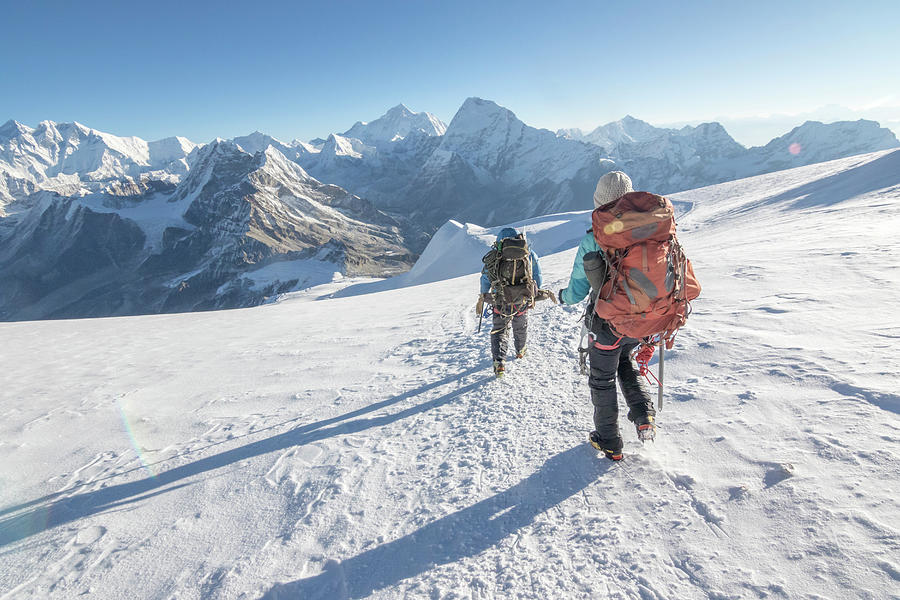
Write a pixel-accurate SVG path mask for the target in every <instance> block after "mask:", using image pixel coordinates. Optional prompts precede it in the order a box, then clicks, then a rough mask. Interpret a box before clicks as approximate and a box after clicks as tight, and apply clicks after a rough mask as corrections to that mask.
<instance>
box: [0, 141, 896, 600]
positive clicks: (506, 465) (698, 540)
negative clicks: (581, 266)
mask: <svg viewBox="0 0 900 600" xmlns="http://www.w3.org/2000/svg"><path fill="white" fill-rule="evenodd" d="M675 200H678V201H680V202H682V203H683V204H682V206H687V207H689V208H690V210H688V211H687V212H686V214H683V215H682V216H681V218H680V220H679V226H680V238H681V240H682V242H683V244H684V246H685V249H686V251H687V253H688V255H689V256H690V257H691V259H692V260H693V262H694V266H695V269H696V272H697V274H698V277H699V278H700V280H701V282H702V283H703V286H704V290H703V295H702V296H701V298H700V299H699V300H697V301H696V302H695V304H694V313H693V315H692V316H691V318H690V320H689V322H688V325H687V327H686V328H684V329H683V330H682V332H681V334H680V335H679V337H678V340H677V342H676V346H675V349H674V350H673V351H672V352H671V353H670V354H668V355H667V368H666V380H667V387H666V405H665V407H664V409H663V410H662V412H661V413H660V414H659V418H658V421H659V426H660V429H659V434H658V435H657V441H656V443H655V444H648V445H646V446H641V445H640V443H639V442H638V441H637V439H636V436H635V434H634V431H633V430H632V429H631V428H630V426H629V425H628V423H627V422H626V421H625V419H624V416H622V418H621V420H622V426H623V433H624V437H625V440H626V444H625V455H626V456H625V460H624V461H622V462H621V463H615V464H614V463H611V462H609V461H607V460H605V459H601V458H598V457H597V455H596V452H595V451H594V450H593V449H591V447H590V446H589V445H588V444H587V442H586V439H587V432H588V428H589V423H590V413H591V407H590V403H589V401H588V390H587V384H586V382H585V378H584V377H583V376H581V375H579V373H578V370H577V364H576V360H577V358H576V357H577V351H576V347H577V344H578V336H579V331H580V324H579V319H578V317H579V314H580V312H581V307H565V308H562V307H554V306H549V305H548V304H547V303H543V304H542V305H540V306H539V307H538V308H537V309H535V310H534V312H533V313H532V315H531V317H530V322H529V323H530V324H529V335H530V338H529V354H528V357H527V358H526V359H524V360H520V361H511V363H510V366H509V369H508V374H507V376H506V378H505V379H504V380H502V381H496V380H494V379H493V378H492V377H491V376H490V357H489V352H488V336H487V329H488V328H487V327H483V328H482V330H481V332H480V333H475V326H476V317H475V315H474V311H473V310H472V305H473V304H474V299H475V295H476V292H477V278H478V275H477V271H478V268H479V266H480V265H479V264H474V265H471V264H467V265H466V266H465V268H466V269H468V270H469V272H471V273H472V274H470V275H463V276H462V277H458V278H455V279H442V280H437V281H432V282H431V283H423V284H421V285H412V286H407V287H399V288H397V289H393V290H386V291H382V292H378V293H369V294H353V295H350V296H348V297H332V295H333V294H334V293H335V292H337V291H339V290H340V289H341V288H342V287H346V286H348V284H349V285H352V284H353V283H354V282H353V281H340V282H332V283H329V284H326V285H325V286H320V287H316V288H312V289H310V290H307V291H304V292H299V293H295V294H292V295H289V296H286V297H284V298H282V300H281V301H280V302H278V303H276V304H270V305H265V306H260V307H257V308H252V309H243V310H234V311H223V312H205V313H193V314H181V315H160V316H144V317H128V318H111V319H96V320H78V321H42V322H18V323H3V324H0V338H2V339H3V344H2V347H0V364H2V365H3V368H2V370H0V598H4V599H6V598H45V597H52V598H75V597H81V596H82V595H88V596H90V597H91V598H176V597H177V598H269V599H273V598H366V597H372V598H541V599H545V598H617V599H632V598H634V599H638V598H639V599H662V598H668V599H691V598H704V599H705V598H716V599H724V598H879V599H880V598H897V597H898V592H897V590H898V589H900V587H898V580H900V558H898V557H900V532H898V522H900V519H898V516H900V506H898V499H897V490H898V489H900V473H898V469H897V464H898V459H900V419H898V411H900V395H898V391H897V387H896V386H897V372H898V371H900V353H898V351H897V350H898V342H900V321H898V317H897V312H896V299H897V297H898V296H900V283H898V282H900V272H898V269H900V246H898V245H897V243H896V232H897V230H898V229H900V217H898V215H900V211H898V208H900V152H896V151H895V152H881V153H876V154H870V155H866V156H857V157H852V158H847V159H842V160H839V161H833V162H830V163H823V164H817V165H813V166H808V167H802V168H799V169H795V170H791V171H786V172H782V173H774V174H770V175H765V176H760V177H756V178H753V179H747V180H741V181H736V182H732V183H727V184H721V185H717V186H714V187H709V188H704V189H699V190H694V191H690V192H685V193H682V194H679V195H677V196H676V197H675ZM589 202H590V198H586V199H585V203H586V204H587V203H589ZM588 214H589V213H587V212H584V213H569V214H565V215H558V216H556V217H552V218H551V217H547V218H546V221H545V223H549V222H553V221H554V219H557V220H559V221H560V222H566V221H568V222H569V223H570V224H571V225H570V226H559V227H557V228H556V229H557V231H558V233H559V236H558V238H557V240H555V241H556V242H558V244H559V245H562V244H563V243H565V242H568V243H569V245H570V246H571V244H573V242H572V240H573V235H572V232H576V233H577V230H578V229H579V228H585V229H586V228H587V224H588ZM450 227H451V229H450V230H448V231H447V232H445V233H448V236H447V239H448V240H458V239H460V236H459V235H452V234H453V231H452V228H453V227H455V228H457V229H459V228H461V227H463V226H460V225H451V226H450ZM472 232H473V235H472V238H473V239H474V240H475V242H473V244H472V250H471V251H470V250H463V251H461V252H460V253H459V255H458V256H459V260H460V262H462V261H465V262H466V263H470V262H473V260H472V256H473V255H474V256H478V252H474V249H475V248H476V246H477V243H482V242H479V241H478V240H483V239H484V237H485V235H486V234H485V233H484V232H483V231H477V230H476V229H474V228H473V229H472ZM544 235H545V237H544V238H543V239H542V238H541V234H540V232H537V231H535V232H534V233H533V237H532V239H533V240H534V243H535V244H536V245H541V246H542V252H544V253H545V256H544V258H543V270H544V273H545V279H546V281H547V286H548V287H551V288H558V287H559V286H561V285H563V284H564V283H565V282H566V280H567V278H568V275H569V270H570V268H571V263H572V259H573V256H574V252H575V251H574V247H570V248H569V249H566V250H562V251H559V252H557V253H555V254H554V253H553V252H554V251H557V250H559V247H558V246H557V247H554V240H553V239H551V236H550V233H545V234H544ZM575 237H577V235H576V236H575ZM455 243H456V242H454V244H455ZM434 250H435V251H437V250H439V249H438V248H434ZM444 250H445V253H452V252H453V251H454V248H452V247H447V248H445V249H444ZM479 252H480V250H479ZM424 259H425V256H424V255H423V260H424ZM438 262H439V261H434V262H433V263H432V267H433V268H431V269H429V268H427V267H428V265H425V264H424V263H423V266H422V267H421V270H422V271H423V272H425V274H426V276H424V277H423V281H425V280H428V279H431V277H430V276H427V275H428V272H429V271H431V272H432V273H437V272H438V271H439V270H440V269H444V268H445V267H440V266H435V265H438ZM412 273H413V272H411V274H412ZM444 274H448V275H449V274H455V272H451V271H449V270H448V271H444ZM410 276H412V275H410Z"/></svg>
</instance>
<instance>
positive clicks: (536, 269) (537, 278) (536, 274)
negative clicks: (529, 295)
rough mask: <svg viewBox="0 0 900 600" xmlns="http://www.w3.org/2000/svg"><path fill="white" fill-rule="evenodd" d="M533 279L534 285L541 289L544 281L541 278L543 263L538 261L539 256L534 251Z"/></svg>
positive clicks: (532, 254) (532, 258)
mask: <svg viewBox="0 0 900 600" xmlns="http://www.w3.org/2000/svg"><path fill="white" fill-rule="evenodd" d="M531 278H532V279H534V284H535V285H536V286H538V288H540V287H541V285H542V284H543V282H544V280H543V278H542V277H541V263H540V261H539V260H538V256H537V254H535V253H534V250H532V251H531Z"/></svg>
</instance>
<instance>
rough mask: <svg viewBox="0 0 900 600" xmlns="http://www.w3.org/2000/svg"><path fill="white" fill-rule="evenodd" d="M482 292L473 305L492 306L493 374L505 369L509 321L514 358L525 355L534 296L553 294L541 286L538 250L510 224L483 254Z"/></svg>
mask: <svg viewBox="0 0 900 600" xmlns="http://www.w3.org/2000/svg"><path fill="white" fill-rule="evenodd" d="M482 262H483V263H484V267H483V268H482V270H481V294H480V296H479V298H478V304H477V306H476V312H477V314H481V311H482V307H483V305H484V304H485V303H486V304H489V305H490V306H491V313H492V314H493V327H492V328H491V356H492V358H493V361H494V374H495V375H496V376H497V377H503V375H504V374H505V373H506V352H507V347H508V343H509V342H508V337H509V328H510V325H512V330H513V343H514V345H515V350H516V358H524V357H525V352H526V347H527V346H526V344H527V341H528V340H527V337H528V311H529V310H530V309H531V308H533V307H534V303H535V301H537V300H543V299H544V298H552V299H553V301H554V302H556V298H554V297H553V294H552V293H551V292H548V291H547V290H542V289H540V287H541V265H540V263H539V262H538V257H537V254H535V253H534V251H533V250H531V249H529V247H528V241H527V240H526V239H525V235H524V234H521V233H519V232H518V231H516V230H515V229H513V228H512V227H504V228H503V229H501V230H500V233H499V234H498V235H497V240H496V241H495V242H494V244H493V246H491V250H490V251H489V252H488V253H487V254H485V255H484V258H482Z"/></svg>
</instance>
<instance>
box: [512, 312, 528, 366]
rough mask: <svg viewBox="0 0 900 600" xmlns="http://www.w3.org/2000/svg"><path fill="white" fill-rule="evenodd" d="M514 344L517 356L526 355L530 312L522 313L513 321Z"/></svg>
mask: <svg viewBox="0 0 900 600" xmlns="http://www.w3.org/2000/svg"><path fill="white" fill-rule="evenodd" d="M512 330H513V342H514V344H515V347H516V356H522V355H524V351H525V344H526V343H527V342H528V312H527V311H522V312H521V313H519V314H517V315H516V316H514V317H513V319H512Z"/></svg>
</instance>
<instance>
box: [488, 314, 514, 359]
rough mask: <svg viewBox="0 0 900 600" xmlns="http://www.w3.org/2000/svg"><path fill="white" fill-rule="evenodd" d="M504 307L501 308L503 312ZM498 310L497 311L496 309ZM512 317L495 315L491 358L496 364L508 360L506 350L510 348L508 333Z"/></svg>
mask: <svg viewBox="0 0 900 600" xmlns="http://www.w3.org/2000/svg"><path fill="white" fill-rule="evenodd" d="M503 308H504V307H500V310H501V311H502V310H503ZM495 310H497V309H495ZM510 320H511V317H508V316H505V315H503V314H498V313H496V312H495V313H494V320H493V328H492V329H491V356H492V357H493V359H494V362H503V361H504V360H506V350H507V346H508V343H509V342H508V340H507V338H508V335H507V333H508V331H509V322H510Z"/></svg>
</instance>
